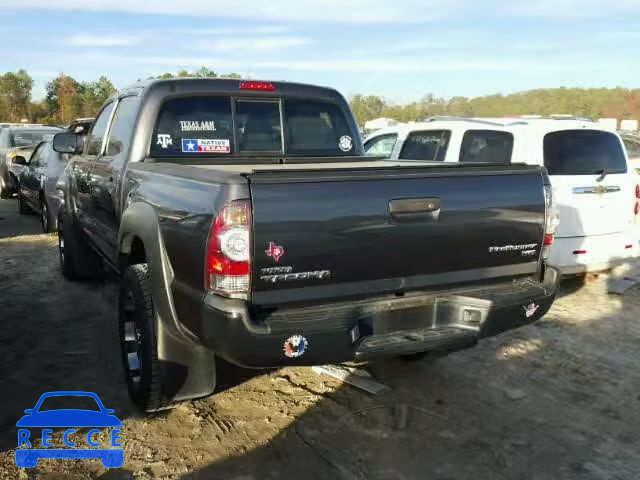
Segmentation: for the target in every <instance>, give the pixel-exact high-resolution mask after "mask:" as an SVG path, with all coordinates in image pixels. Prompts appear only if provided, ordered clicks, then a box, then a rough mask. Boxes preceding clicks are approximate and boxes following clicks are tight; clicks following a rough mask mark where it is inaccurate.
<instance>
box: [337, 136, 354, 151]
mask: <svg viewBox="0 0 640 480" xmlns="http://www.w3.org/2000/svg"><path fill="white" fill-rule="evenodd" d="M338 146H339V147H340V150H342V151H343V152H348V151H350V150H351V149H352V148H353V140H351V137H350V136H349V135H343V136H342V137H340V141H339V142H338Z"/></svg>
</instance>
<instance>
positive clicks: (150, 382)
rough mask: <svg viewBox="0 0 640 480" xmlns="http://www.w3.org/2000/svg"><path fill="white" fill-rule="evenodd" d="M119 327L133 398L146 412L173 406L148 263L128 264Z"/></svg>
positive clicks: (120, 302) (126, 376) (119, 309)
mask: <svg viewBox="0 0 640 480" xmlns="http://www.w3.org/2000/svg"><path fill="white" fill-rule="evenodd" d="M118 330H119V336H120V349H121V352H122V363H123V367H124V372H125V380H126V382H127V389H128V391H129V397H130V398H131V401H132V402H133V403H134V404H135V405H136V406H137V407H138V408H140V409H141V410H143V411H145V412H155V411H158V410H164V409H166V408H171V407H172V406H173V405H172V402H171V400H170V399H169V398H167V396H166V395H165V394H164V389H163V384H162V378H161V372H160V362H159V360H158V346H157V340H156V314H155V308H154V305H153V298H152V295H151V277H150V275H149V265H148V264H146V263H143V264H138V265H131V266H129V267H127V269H126V270H125V272H124V275H123V276H122V279H121V280H120V295H119V302H118Z"/></svg>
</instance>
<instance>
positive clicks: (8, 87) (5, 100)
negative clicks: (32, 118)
mask: <svg viewBox="0 0 640 480" xmlns="http://www.w3.org/2000/svg"><path fill="white" fill-rule="evenodd" d="M32 88H33V79H32V78H31V77H30V76H29V74H28V73H27V72H26V71H25V70H22V69H21V70H18V71H17V72H7V73H5V74H4V75H2V76H0V98H2V105H1V107H2V109H3V116H4V117H5V118H8V119H9V120H10V121H13V122H19V121H20V120H23V119H28V118H29V113H30V112H29V109H30V107H31V90H32Z"/></svg>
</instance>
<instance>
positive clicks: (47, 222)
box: [40, 199, 55, 233]
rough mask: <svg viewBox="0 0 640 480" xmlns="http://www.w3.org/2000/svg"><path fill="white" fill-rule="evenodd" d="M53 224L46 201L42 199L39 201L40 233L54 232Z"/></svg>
mask: <svg viewBox="0 0 640 480" xmlns="http://www.w3.org/2000/svg"><path fill="white" fill-rule="evenodd" d="M53 223H54V222H53V219H52V218H51V211H50V210H49V205H48V204H47V201H46V200H44V199H42V200H40V224H41V225H42V231H43V232H44V233H51V232H54V231H55V226H54V225H53Z"/></svg>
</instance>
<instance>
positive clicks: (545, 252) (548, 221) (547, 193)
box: [542, 185, 560, 260]
mask: <svg viewBox="0 0 640 480" xmlns="http://www.w3.org/2000/svg"><path fill="white" fill-rule="evenodd" d="M544 203H545V222H544V240H543V242H542V258H543V259H545V260H546V259H547V258H549V252H550V251H551V246H552V245H553V241H554V238H555V234H556V230H557V228H558V225H559V224H560V213H559V212H558V208H557V207H556V204H555V202H554V201H553V191H552V189H551V185H545V186H544Z"/></svg>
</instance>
